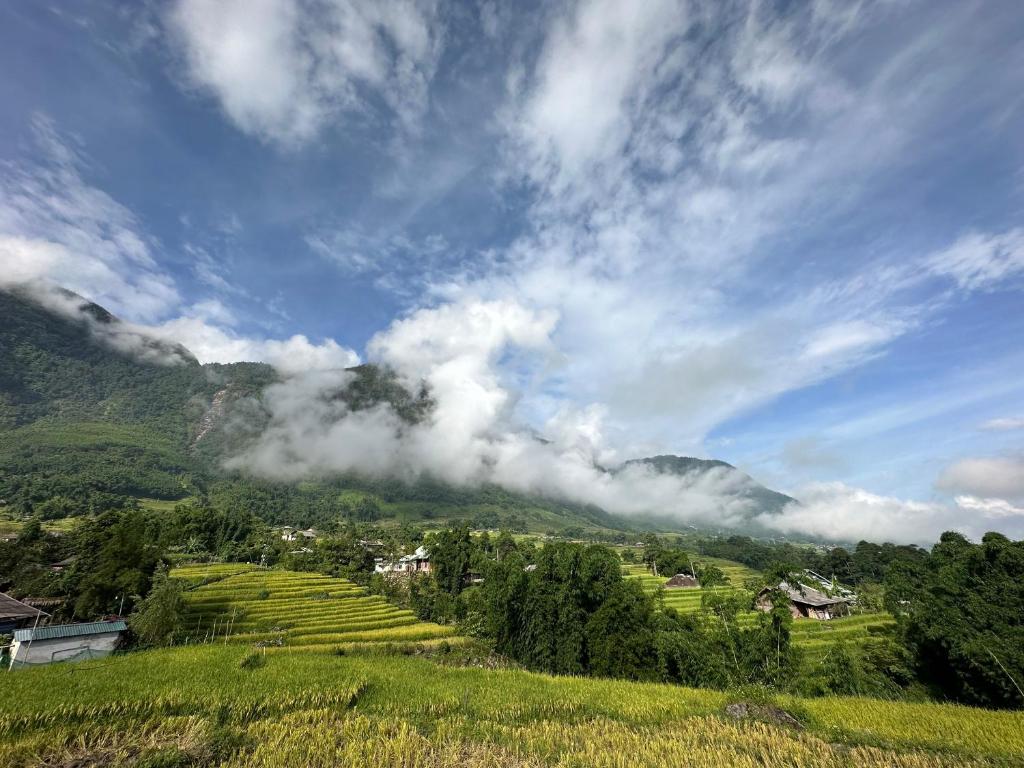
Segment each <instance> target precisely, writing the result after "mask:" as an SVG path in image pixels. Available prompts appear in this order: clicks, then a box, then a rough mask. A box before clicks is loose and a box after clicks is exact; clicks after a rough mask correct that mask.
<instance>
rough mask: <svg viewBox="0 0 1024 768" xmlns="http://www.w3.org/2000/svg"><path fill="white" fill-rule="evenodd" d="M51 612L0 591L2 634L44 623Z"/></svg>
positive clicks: (0, 624)
mask: <svg viewBox="0 0 1024 768" xmlns="http://www.w3.org/2000/svg"><path fill="white" fill-rule="evenodd" d="M49 618H50V614H48V613H46V612H45V611H41V610H39V609H38V608H33V607H32V606H31V605H28V604H27V603H23V602H22V601H21V600H15V599H14V598H13V597H11V596H10V595H6V594H4V593H3V592H0V634H8V633H9V632H11V631H13V630H15V629H21V628H22V627H31V626H34V625H37V624H44V623H45V622H46V620H48V619H49Z"/></svg>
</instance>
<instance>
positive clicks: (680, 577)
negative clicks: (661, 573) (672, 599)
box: [665, 573, 700, 589]
mask: <svg viewBox="0 0 1024 768" xmlns="http://www.w3.org/2000/svg"><path fill="white" fill-rule="evenodd" d="M665 589H700V582H699V581H697V579H696V578H695V577H693V576H691V575H690V574H688V573H677V574H676V575H675V576H673V577H672V578H671V579H669V580H668V581H666V582H665Z"/></svg>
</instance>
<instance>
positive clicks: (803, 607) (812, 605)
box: [754, 581, 850, 621]
mask: <svg viewBox="0 0 1024 768" xmlns="http://www.w3.org/2000/svg"><path fill="white" fill-rule="evenodd" d="M777 589H779V590H780V591H781V592H782V593H783V594H785V595H786V597H788V598H789V612H790V613H791V614H793V618H795V619H800V618H805V619H819V620H823V621H827V620H829V619H834V618H836V617H838V616H845V615H847V614H848V613H849V612H850V601H849V599H848V598H845V597H842V596H839V597H833V596H831V595H828V594H826V593H824V592H822V591H820V590H817V589H814V588H813V587H809V586H807V585H806V584H795V585H794V584H789V583H788V582H785V581H783V582H780V583H779V586H778V587H777ZM772 591H773V590H772V588H771V587H765V588H764V589H762V590H761V591H760V592H759V593H758V595H757V600H756V601H755V603H754V606H755V607H756V608H757V609H758V610H759V611H765V612H767V611H770V610H771V609H772V601H771V592H772Z"/></svg>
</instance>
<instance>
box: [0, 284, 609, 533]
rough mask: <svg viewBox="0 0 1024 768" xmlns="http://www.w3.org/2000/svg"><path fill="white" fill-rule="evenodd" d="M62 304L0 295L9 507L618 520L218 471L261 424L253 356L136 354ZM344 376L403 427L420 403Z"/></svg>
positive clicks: (355, 400)
mask: <svg viewBox="0 0 1024 768" xmlns="http://www.w3.org/2000/svg"><path fill="white" fill-rule="evenodd" d="M64 298H66V299H68V300H69V302H72V303H77V304H78V305H80V307H81V311H79V312H74V313H67V312H64V311H58V310H56V309H54V308H50V307H46V306H43V305H42V304H40V303H39V302H38V301H37V300H36V299H34V298H33V297H31V296H30V295H29V294H27V293H22V292H18V291H0V318H2V320H3V322H2V323H0V498H2V499H3V500H4V501H5V502H6V506H7V508H8V510H9V511H11V512H13V513H14V514H16V515H19V516H21V515H27V514H28V513H30V512H31V513H33V514H37V515H40V516H41V517H43V518H44V519H53V518H59V517H65V516H73V515H79V514H86V513H88V512H90V511H98V510H102V509H107V508H115V507H119V506H122V505H123V504H124V503H125V501H126V500H130V499H157V500H167V501H170V502H173V501H178V500H186V499H189V498H197V499H200V500H201V502H202V503H204V504H209V505H212V506H214V507H219V508H222V509H239V508H241V509H246V510H249V511H253V512H255V513H256V514H258V515H260V516H262V517H264V518H265V519H267V520H268V521H271V522H278V523H280V522H289V523H300V524H303V525H312V524H324V523H326V522H328V521H330V520H335V519H337V518H339V517H342V518H344V517H350V518H353V519H358V520H364V521H367V520H375V519H381V518H395V519H398V520H422V519H433V518H437V519H446V518H452V517H462V518H467V519H473V520H475V521H476V522H478V523H480V524H482V525H489V526H497V525H499V524H503V525H510V526H512V527H515V528H521V529H526V528H530V529H535V530H562V529H564V528H566V527H569V528H570V529H572V528H577V529H582V528H588V529H594V528H604V529H607V528H621V527H623V522H622V521H621V520H618V519H616V518H614V517H612V516H610V515H608V514H607V513H605V512H603V511H602V510H600V509H597V508H594V507H586V506H583V505H577V504H571V503H568V502H564V501H560V500H552V499H538V498H528V497H524V496H522V495H519V494H514V493H510V492H508V491H505V490H504V489H501V488H498V487H495V486H485V487H482V488H455V487H452V486H450V485H447V484H444V483H439V482H434V481H431V480H430V479H429V478H424V479H422V480H420V481H418V482H416V483H413V484H409V483H402V482H398V481H395V480H391V479H388V478H367V477H358V476H353V475H349V476H343V477H331V478H321V479H317V480H313V481H308V482H303V483H274V482H268V481H263V480H260V479H258V478H253V477H249V476H246V475H244V474H243V473H239V472H227V471H225V470H224V469H223V467H222V463H223V460H224V459H225V458H226V457H229V456H231V455H235V454H237V453H238V452H240V451H241V449H242V448H244V446H245V445H246V444H247V441H249V440H251V439H252V438H253V437H254V436H256V435H257V434H259V432H260V431H261V430H262V429H263V428H264V427H265V425H266V419H267V418H268V417H267V414H266V412H265V410H264V409H263V407H262V405H261V402H260V398H259V396H260V393H261V392H262V391H263V389H264V388H265V387H266V386H267V385H268V384H270V383H273V382H274V381H276V380H277V379H278V376H277V374H276V372H275V371H274V370H273V369H272V368H271V367H270V366H268V365H264V364H262V363H234V364H228V365H222V364H209V365H200V364H199V363H198V362H197V361H196V360H195V358H194V357H193V356H192V355H191V354H190V353H189V352H188V351H187V350H185V349H184V348H182V347H180V346H172V345H164V344H161V343H160V342H155V341H147V342H146V343H147V344H149V345H150V346H148V347H147V349H145V350H142V351H141V352H142V354H140V351H139V350H138V349H137V345H136V348H134V349H130V350H124V349H119V348H118V345H117V344H116V341H117V339H118V335H117V331H118V329H120V328H121V327H124V328H125V330H126V332H127V331H128V327H127V326H123V324H121V323H120V321H119V320H117V319H116V318H114V317H113V316H111V315H110V314H109V313H108V312H106V311H105V310H103V309H102V308H101V307H98V306H96V305H95V304H90V303H88V302H85V301H84V300H82V299H81V298H80V297H75V296H74V294H70V293H68V294H66V295H65V296H64ZM112 340H113V341H114V342H115V343H111V342H112ZM352 372H353V373H354V374H355V378H354V380H353V382H352V383H351V384H350V385H349V386H348V388H347V389H345V390H343V391H340V392H338V393H337V397H338V398H339V399H341V400H344V401H345V403H346V404H347V405H348V407H349V408H351V409H353V410H359V409H362V408H368V407H371V406H373V405H375V404H377V403H380V402H387V403H389V404H391V406H392V407H393V408H394V410H395V412H396V413H397V414H398V415H399V416H400V417H401V418H403V419H405V420H408V421H415V420H417V419H420V418H423V417H424V415H425V414H426V412H427V411H428V410H429V407H430V399H429V396H428V395H427V394H426V393H425V392H418V393H409V392H407V391H406V390H405V389H403V388H402V387H401V385H400V384H399V383H398V382H397V380H396V378H395V376H394V375H393V374H391V373H389V372H388V371H383V370H381V369H379V368H377V367H375V366H372V365H362V366H358V367H357V368H354V369H352Z"/></svg>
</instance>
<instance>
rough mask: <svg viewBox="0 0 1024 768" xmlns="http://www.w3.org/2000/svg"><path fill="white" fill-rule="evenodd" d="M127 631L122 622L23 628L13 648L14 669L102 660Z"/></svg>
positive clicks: (15, 639)
mask: <svg viewBox="0 0 1024 768" xmlns="http://www.w3.org/2000/svg"><path fill="white" fill-rule="evenodd" d="M127 629H128V625H127V624H125V623H124V622H123V621H120V620H118V621H93V622H89V623H87V624H57V625H54V626H49V627H36V628H34V629H19V630H16V631H15V633H14V643H13V644H12V645H11V667H20V666H26V665H28V664H52V663H54V662H57V661H80V660H83V659H98V658H102V657H104V656H107V655H109V654H110V653H111V652H112V651H114V650H115V649H116V648H117V646H118V643H119V642H120V640H121V635H122V634H123V633H124V632H125V631H126V630H127Z"/></svg>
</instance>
